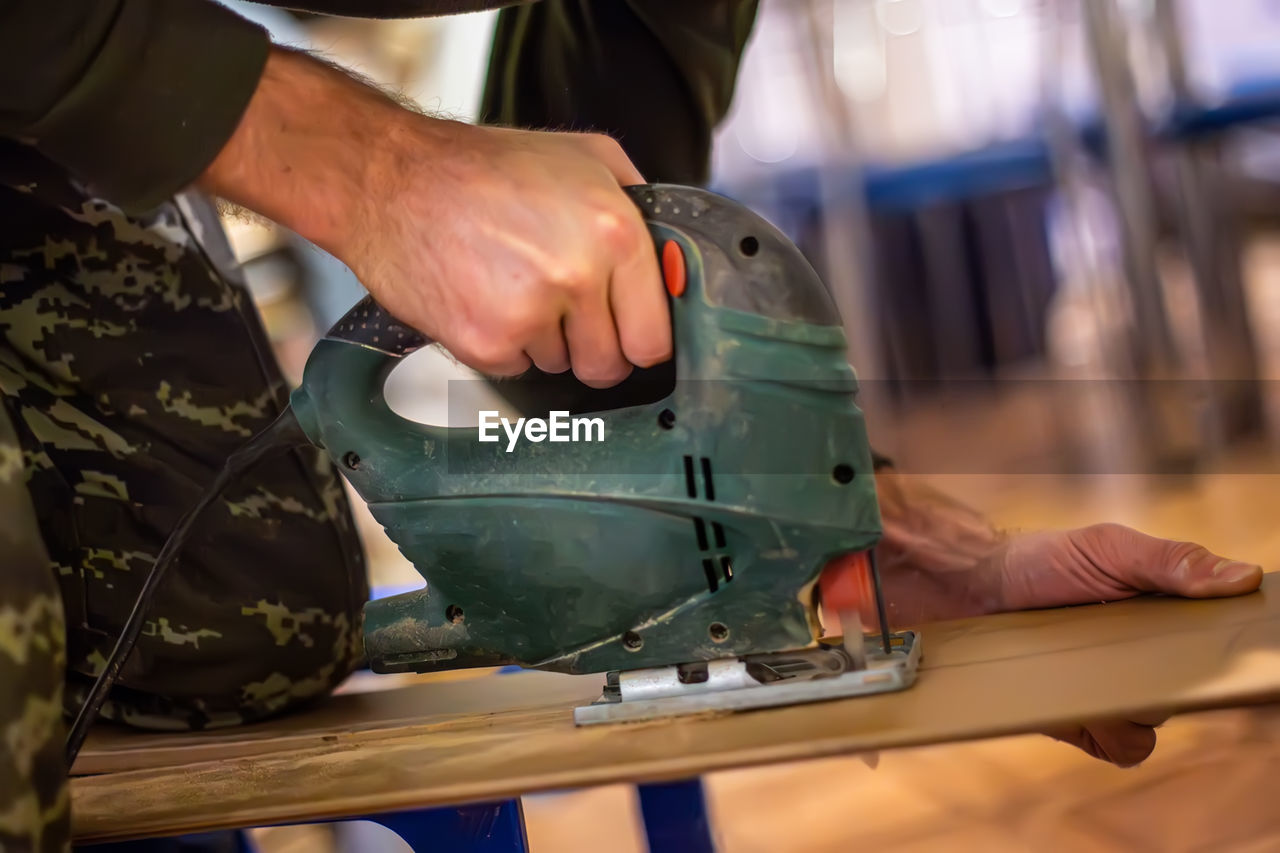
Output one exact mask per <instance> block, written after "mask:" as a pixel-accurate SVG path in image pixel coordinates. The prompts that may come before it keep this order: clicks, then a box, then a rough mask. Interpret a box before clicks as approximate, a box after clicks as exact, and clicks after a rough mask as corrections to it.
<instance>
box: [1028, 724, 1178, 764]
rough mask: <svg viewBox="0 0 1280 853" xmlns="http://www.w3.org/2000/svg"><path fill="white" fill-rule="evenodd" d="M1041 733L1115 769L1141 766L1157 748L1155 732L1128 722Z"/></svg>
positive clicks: (1073, 727) (1051, 730) (1062, 728)
mask: <svg viewBox="0 0 1280 853" xmlns="http://www.w3.org/2000/svg"><path fill="white" fill-rule="evenodd" d="M1043 733H1044V734H1046V735H1048V736H1049V737H1051V738H1053V739H1054V740H1057V741H1062V742H1063V743H1069V744H1071V745H1072V746H1074V747H1077V748H1079V749H1081V750H1084V751H1085V752H1086V753H1088V754H1089V755H1092V756H1093V757H1094V758H1097V759H1101V760H1102V761H1109V762H1111V763H1112V764H1115V765H1116V766H1118V767H1133V766H1134V765H1137V764H1141V763H1142V762H1143V761H1145V760H1146V759H1147V756H1149V755H1151V753H1152V751H1154V750H1155V748H1156V730H1155V729H1153V728H1151V727H1150V726H1144V725H1141V724H1140V723H1134V722H1131V721H1129V720H1100V721H1096V722H1092V723H1087V724H1074V725H1065V726H1055V727H1053V728H1049V729H1045V730H1044V732H1043Z"/></svg>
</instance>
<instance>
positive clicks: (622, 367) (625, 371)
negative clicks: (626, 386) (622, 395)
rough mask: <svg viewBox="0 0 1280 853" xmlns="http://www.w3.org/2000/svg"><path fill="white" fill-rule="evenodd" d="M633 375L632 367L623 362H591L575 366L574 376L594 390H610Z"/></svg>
mask: <svg viewBox="0 0 1280 853" xmlns="http://www.w3.org/2000/svg"><path fill="white" fill-rule="evenodd" d="M630 373H631V365H629V364H627V363H625V362H622V361H609V362H589V363H586V364H574V365H573V375H574V376H576V377H578V380H579V381H581V382H582V383H583V384H585V385H590V386H591V387H593V388H609V387H612V386H614V385H617V384H618V383H619V382H621V381H622V380H624V379H626V378H627V376H628V375H630Z"/></svg>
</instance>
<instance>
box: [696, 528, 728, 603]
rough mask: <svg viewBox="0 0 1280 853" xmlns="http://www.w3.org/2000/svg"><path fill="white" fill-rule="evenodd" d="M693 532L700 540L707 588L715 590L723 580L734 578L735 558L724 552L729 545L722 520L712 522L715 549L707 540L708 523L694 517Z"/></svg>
mask: <svg viewBox="0 0 1280 853" xmlns="http://www.w3.org/2000/svg"><path fill="white" fill-rule="evenodd" d="M693 533H694V536H695V537H697V540H698V551H699V552H700V553H701V554H702V573H703V574H704V575H706V577H707V589H708V590H709V591H710V592H715V591H716V590H718V589H719V588H720V584H721V582H724V583H729V582H730V581H731V580H733V558H732V557H730V556H729V555H728V554H725V553H723V551H724V549H725V547H726V546H727V539H726V537H725V534H724V528H723V527H721V526H720V522H718V521H713V522H711V535H712V536H713V537H714V540H715V551H712V548H711V542H709V541H708V540H707V523H706V521H704V520H703V519H701V518H696V517H695V518H694V519H693Z"/></svg>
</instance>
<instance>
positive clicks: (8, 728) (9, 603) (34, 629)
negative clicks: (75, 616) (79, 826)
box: [0, 410, 71, 851]
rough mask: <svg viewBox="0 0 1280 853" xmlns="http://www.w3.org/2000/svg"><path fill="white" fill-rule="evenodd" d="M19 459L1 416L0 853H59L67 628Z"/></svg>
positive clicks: (64, 800) (65, 813)
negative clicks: (26, 852)
mask: <svg viewBox="0 0 1280 853" xmlns="http://www.w3.org/2000/svg"><path fill="white" fill-rule="evenodd" d="M22 459H23V455H22V448H21V447H20V446H19V445H18V437H17V433H16V432H15V431H14V429H13V425H12V424H10V423H9V418H8V416H7V415H6V414H5V412H4V411H3V410H0V851H10V850H12V851H18V850H64V849H66V848H67V847H68V838H69V836H68V832H69V831H70V816H71V813H70V810H69V809H68V796H67V783H66V772H65V770H64V769H63V766H62V744H63V740H64V739H65V738H66V729H65V727H64V726H63V722H62V692H63V691H62V673H63V668H64V667H65V666H66V642H65V628H64V625H63V621H62V603H61V601H60V600H59V597H58V584H57V581H56V580H54V577H53V575H52V574H50V572H49V557H48V555H47V554H46V553H45V549H44V545H43V544H42V543H41V541H40V537H39V535H38V529H37V527H36V517H35V513H34V512H33V511H32V509H31V501H30V499H29V498H28V497H27V487H26V482H25V476H24V466H23V461H22Z"/></svg>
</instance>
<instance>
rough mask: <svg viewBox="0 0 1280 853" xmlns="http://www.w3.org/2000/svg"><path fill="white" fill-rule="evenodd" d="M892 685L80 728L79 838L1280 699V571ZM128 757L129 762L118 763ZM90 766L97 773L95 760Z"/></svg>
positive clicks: (480, 682) (592, 689) (1090, 621)
mask: <svg viewBox="0 0 1280 853" xmlns="http://www.w3.org/2000/svg"><path fill="white" fill-rule="evenodd" d="M924 643H925V646H924V648H925V668H924V670H923V671H922V673H921V677H920V680H919V682H918V684H917V685H916V686H915V687H914V688H912V689H911V690H909V691H906V692H904V693H901V694H896V695H887V696H879V697H870V698H861V699H850V700H843V701H836V702H828V703H821V704H815V705H807V706H797V707H791V708H780V709H773V710H767V711H756V712H751V713H745V714H732V715H718V716H708V717H703V718H697V719H685V720H678V721H664V722H654V723H642V724H632V725H627V726H616V727H594V728H584V729H578V728H575V727H574V726H573V723H572V721H571V717H570V713H569V709H570V708H571V707H572V706H573V705H574V704H577V703H578V702H580V701H582V700H584V699H588V698H590V697H591V696H593V695H594V694H595V693H596V692H597V690H598V687H599V683H600V680H599V678H595V677H589V678H581V679H575V678H570V677H563V676H553V675H547V674H543V673H524V674H519V675H507V676H494V677H489V678H480V679H473V680H465V681H452V682H448V683H444V684H416V685H413V686H409V687H403V688H399V689H395V690H391V691H385V692H379V693H371V694H365V695H361V696H359V697H338V698H337V699H335V700H334V701H333V702H332V703H331V704H330V705H329V706H327V707H324V708H320V709H317V710H315V711H313V712H311V713H310V714H300V715H296V716H294V717H291V718H287V719H282V720H278V721H274V722H270V723H265V724H262V725H260V726H255V727H251V728H247V729H241V730H228V731H226V732H212V733H201V734H194V735H182V736H174V735H131V736H128V737H127V738H126V737H124V736H122V735H120V734H119V733H114V734H111V735H102V736H95V739H94V741H93V742H92V743H91V744H90V745H89V746H88V747H87V748H86V752H85V753H84V755H83V764H77V772H80V773H87V772H96V773H97V775H87V776H81V777H79V778H76V779H74V780H73V784H72V796H73V804H74V807H73V814H74V831H75V834H76V836H77V838H78V839H79V840H82V841H89V840H108V839H119V838H128V837H137V836H142V835H168V834H174V833H178V832H193V831H202V830H208V829H216V828H222V827H231V826H252V825H261V824H268V823H278V822H288V821H302V820H309V819H318V818H325V817H334V816H343V815H352V814H363V813H370V812H376V811H394V810H400V809H406V808H416V807H421V806H429V805H442V804H448V803H458V802H465V801H474V800H484V799H491V798H497V797H505V796H511V795H516V794H522V793H528V792H532V791H539V790H549V789H557V788H570V787H581V786H586V785H596V784H603V783H608V782H615V781H639V780H651V779H669V778H679V777H687V776H691V775H696V774H700V773H704V772H706V771H709V770H713V769H719V768H727V767H736V766H743V765H748V764H759V763H766V762H776V761H786V760H794V759H805V758H813V757H817V756H825V755H835V754H840V753H847V752H853V751H858V750H867V749H880V748H889V747H897V746H907V745H914V744H926V743H938V742H945V741H953V740H966V739H972V738H979V737H988V736H994V735H1001V734H1011V733H1020V732H1030V731H1036V730H1039V729H1041V728H1044V727H1048V726H1051V725H1056V724H1060V723H1064V722H1071V721H1077V720H1082V719H1089V718H1095V717H1103V716H1114V715H1122V714H1137V713H1147V712H1151V711H1182V710H1191V709H1196V708H1208V707H1221V706H1229V705H1239V704H1246V703H1251V702H1259V701H1266V700H1269V699H1273V698H1276V697H1280V578H1278V577H1274V576H1268V578H1267V579H1266V582H1265V584H1264V587H1263V590H1262V591H1261V592H1259V593H1257V594H1255V595H1251V596H1246V597H1244V598H1240V599H1231V600H1223V601H1182V600H1175V599H1160V598H1149V599H1139V600H1134V601H1128V602H1120V603H1115V604H1107V605H1093V606H1087V607H1077V608H1067V609H1061V610H1052V611H1039V612H1032V613H1015V614H1002V615H999V616H992V617H984V618H980V619H969V620H961V621H957V622H951V623H942V624H939V625H933V626H929V627H928V629H927V631H926V633H925V634H924ZM126 768H128V769H126ZM104 771H105V772H104Z"/></svg>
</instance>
